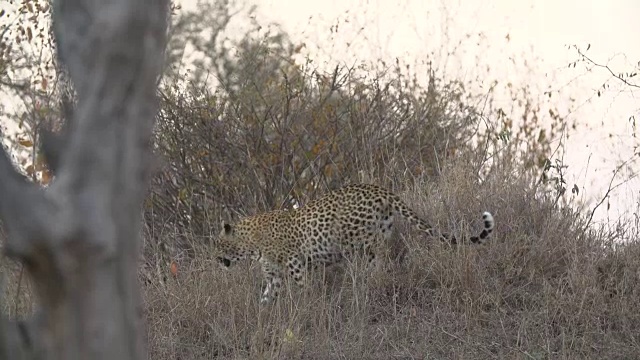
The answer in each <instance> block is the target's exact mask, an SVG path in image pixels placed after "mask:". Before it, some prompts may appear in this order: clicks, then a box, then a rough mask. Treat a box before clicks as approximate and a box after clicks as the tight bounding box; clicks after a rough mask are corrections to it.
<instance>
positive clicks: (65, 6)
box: [0, 0, 168, 359]
mask: <svg viewBox="0 0 640 360" xmlns="http://www.w3.org/2000/svg"><path fill="white" fill-rule="evenodd" d="M167 3H168V1H167V0H153V1H152V0H147V1H145V0H114V1H89V0H59V1H55V2H54V13H53V23H54V33H55V37H56V43H57V47H58V56H59V59H60V62H61V63H62V64H63V65H64V66H65V67H66V68H67V70H68V72H69V75H70V78H71V80H72V82H73V84H74V86H75V89H76V90H77V92H78V95H79V96H78V103H77V107H76V111H75V112H74V115H73V118H72V119H68V120H69V121H71V122H72V123H73V127H72V128H71V131H70V132H69V134H68V136H67V137H66V138H65V141H64V142H58V143H57V144H58V145H57V146H49V147H48V148H47V149H45V150H46V152H48V153H49V157H51V158H56V159H58V161H59V169H57V174H56V179H55V181H54V182H53V183H52V184H51V186H50V187H49V188H48V189H47V190H46V191H44V190H42V189H40V188H38V187H37V186H36V185H34V184H32V183H30V182H29V181H27V180H26V179H25V178H24V177H23V176H21V175H20V174H19V173H18V172H17V171H16V170H15V169H14V167H13V165H12V163H11V160H10V158H9V156H8V155H7V154H6V153H5V152H4V151H3V152H2V154H0V199H1V200H0V214H1V216H2V220H3V223H4V225H5V227H6V229H7V232H8V235H9V236H8V240H7V243H6V246H5V248H6V251H7V253H8V254H9V255H11V256H13V257H15V258H17V259H19V260H21V261H22V262H23V263H24V264H25V265H26V267H27V269H28V270H29V272H30V274H31V275H32V277H33V279H34V282H35V285H36V290H37V293H38V296H39V300H40V302H41V315H42V317H41V321H38V322H37V323H36V322H33V323H29V324H28V325H27V324H22V325H20V326H18V325H17V324H11V323H8V322H4V323H3V324H0V341H6V342H4V343H3V344H1V345H0V351H3V350H4V352H5V353H4V354H0V356H4V355H9V354H18V353H25V354H26V353H29V352H31V351H33V350H35V351H36V353H34V354H33V355H32V356H33V357H34V358H47V359H142V358H144V357H145V355H144V352H145V349H144V346H143V333H142V331H140V330H141V329H140V326H141V318H140V314H139V312H140V309H139V307H140V295H139V290H138V286H137V280H136V265H137V264H136V261H137V253H138V244H139V241H138V238H139V233H140V231H139V230H140V229H139V226H140V203H141V201H142V198H143V196H144V193H145V188H146V183H147V178H148V163H149V161H148V160H149V157H150V156H151V152H150V148H149V141H150V138H151V131H152V126H153V119H154V117H155V113H156V109H157V101H156V93H155V92H156V84H157V79H158V76H159V74H160V71H161V66H162V59H163V51H164V43H165V35H166V22H167V16H168V15H167V14H168V13H167V6H168V4H167ZM19 327H22V328H24V329H25V330H24V331H22V333H24V334H31V336H21V337H20V336H18V340H16V334H15V331H14V330H15V329H17V328H19ZM12 329H13V330H12ZM18 332H20V331H18ZM12 339H13V340H12ZM27 339H30V340H27ZM11 340H12V341H11ZM18 347H21V348H18ZM25 351H26V352H25ZM30 357H31V356H30Z"/></svg>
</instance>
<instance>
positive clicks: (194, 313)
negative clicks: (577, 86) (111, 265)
mask: <svg viewBox="0 0 640 360" xmlns="http://www.w3.org/2000/svg"><path fill="white" fill-rule="evenodd" d="M454 175H456V174H455V173H451V174H447V175H445V176H443V177H442V180H441V182H440V183H438V184H429V185H427V184H423V185H419V186H415V187H414V188H413V189H402V187H401V186H398V187H396V191H398V193H400V194H402V195H403V197H404V198H405V199H406V200H407V202H409V203H410V204H411V205H412V206H413V207H414V208H415V209H416V210H417V211H418V212H419V213H421V214H423V215H424V216H425V217H426V218H428V219H432V220H433V222H434V223H438V224H439V226H441V227H446V228H452V229H454V230H455V231H456V232H458V233H460V232H466V231H469V230H470V229H471V225H474V229H475V228H477V227H479V226H480V224H479V214H480V213H481V211H482V210H484V209H489V210H491V211H493V212H494V214H495V217H496V220H497V229H496V231H495V233H494V237H493V239H492V241H491V242H490V243H489V244H487V245H485V246H476V247H469V246H459V247H455V248H453V247H449V246H447V245H446V244H440V243H436V242H433V241H430V239H428V238H426V237H424V236H423V235H421V234H419V233H416V232H415V231H413V230H411V229H410V228H409V227H408V226H400V227H399V230H398V231H397V234H396V237H395V239H394V240H395V241H394V242H393V243H392V244H390V252H389V253H390V254H403V253H404V254H405V255H406V256H404V257H400V259H402V261H395V260H394V261H392V260H391V259H398V257H396V256H389V261H387V262H386V264H385V266H383V267H382V268H380V269H377V270H375V271H373V272H372V273H367V272H366V271H364V270H363V269H362V266H359V265H358V262H357V261H356V262H355V263H353V264H345V265H344V266H341V267H335V268H331V269H328V270H327V271H326V272H325V273H324V275H327V276H326V277H325V278H324V279H323V274H322V273H316V274H314V275H315V276H314V278H313V285H312V286H309V287H308V288H304V289H299V288H297V287H296V286H295V285H293V284H291V286H287V287H286V289H287V290H286V293H285V295H284V296H283V297H281V298H280V300H279V301H278V302H277V303H276V304H274V305H271V306H260V305H259V304H258V297H259V293H260V289H261V286H262V284H261V277H260V273H259V269H258V268H257V266H255V265H251V264H249V263H247V264H243V265H239V266H237V267H235V268H233V269H231V270H230V271H228V272H225V271H222V270H221V269H219V268H218V267H217V265H215V263H214V262H213V261H212V259H211V258H210V257H209V256H208V251H207V246H205V245H200V246H196V249H195V251H194V252H195V256H194V257H193V258H192V259H191V260H190V261H186V260H184V261H181V262H180V263H179V271H178V274H177V276H175V277H171V276H170V277H169V279H168V281H167V282H166V284H164V285H160V283H151V284H147V285H146V286H145V290H144V298H145V305H146V306H145V307H146V316H147V321H148V335H149V338H148V340H149V346H150V351H151V354H150V358H153V359H215V358H219V359H246V358H251V359H260V358H263V359H273V358H277V359H339V358H344V359H355V358H363V359H394V358H398V359H413V358H418V359H428V358H435V359H485V358H486V359H491V358H500V359H502V358H516V359H546V358H608V359H616V358H625V359H628V358H635V357H637V356H638V354H640V331H639V330H640V329H639V328H638V327H639V325H638V324H640V315H639V314H638V312H637V311H636V309H637V308H638V306H639V305H640V301H639V300H638V299H639V297H638V291H639V290H640V287H639V286H638V285H639V282H638V275H639V271H640V266H639V265H640V260H638V259H640V257H638V254H639V252H640V247H639V246H638V244H637V243H631V244H628V245H625V246H624V247H620V248H618V249H617V250H615V251H614V250H612V249H609V248H606V247H605V246H604V245H603V244H605V243H606V237H607V235H606V234H605V233H602V232H600V233H595V232H591V231H583V229H582V227H583V226H584V223H583V222H582V220H580V218H579V217H577V216H576V215H575V214H574V213H572V212H570V211H561V210H558V209H556V207H554V206H553V204H551V203H550V202H547V201H544V200H540V199H538V200H535V197H534V196H533V193H532V192H528V191H527V190H526V189H527V186H526V184H519V183H517V182H515V183H511V184H510V185H505V184H499V181H496V184H489V185H485V186H483V187H481V188H477V187H476V188H473V186H471V185H470V184H466V183H465V181H464V180H462V179H461V178H460V177H457V176H454ZM447 179H448V180H450V181H446V180H447ZM498 190H499V191H498ZM193 242H194V243H198V240H196V239H194V241H193ZM403 249H406V250H408V251H402V250H403Z"/></svg>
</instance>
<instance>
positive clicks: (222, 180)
mask: <svg viewBox="0 0 640 360" xmlns="http://www.w3.org/2000/svg"><path fill="white" fill-rule="evenodd" d="M215 4H218V5H216V6H214V5H211V4H210V7H207V8H201V11H200V12H199V13H191V14H186V15H184V16H183V17H178V18H176V19H175V22H174V28H173V37H172V41H171V43H170V44H171V46H170V48H169V49H168V52H167V54H168V59H169V66H168V68H167V72H166V76H165V78H164V79H162V81H161V87H160V90H159V94H160V101H161V102H160V108H161V109H160V112H159V114H158V121H157V124H156V125H157V127H156V129H155V139H154V144H153V145H154V149H155V151H156V154H157V155H158V159H159V161H158V162H157V164H156V165H157V166H156V170H157V172H156V176H155V177H154V178H153V181H152V183H151V186H150V189H149V194H148V198H147V199H146V201H145V204H144V208H143V209H142V211H143V212H144V221H145V243H144V247H143V259H141V278H142V279H143V280H144V281H143V282H142V283H143V286H144V300H145V315H146V318H147V323H148V330H147V331H148V339H149V347H150V351H151V358H154V359H176V358H180V359H202V358H206V359H212V358H221V359H232V358H304V359H328V358H331V359H334V358H366V359H388V358H431V357H434V358H535V359H539V358H556V357H566V358H633V357H637V354H638V353H639V352H640V349H639V348H638V345H637V344H638V343H639V342H640V337H639V335H638V334H640V332H639V330H640V329H638V325H637V324H639V323H640V318H638V314H637V312H635V311H634V309H635V308H637V307H638V306H639V305H640V304H639V301H638V299H639V296H638V295H639V294H638V293H639V291H640V284H639V278H638V276H639V274H640V272H639V271H640V261H638V255H640V247H639V246H638V243H637V242H636V241H629V242H627V243H625V244H619V243H616V242H615V241H614V240H616V239H618V237H619V234H620V232H624V233H625V235H624V237H625V238H626V239H637V237H638V236H637V235H638V234H637V233H635V232H634V231H635V230H633V229H634V228H633V227H625V225H624V224H622V225H621V226H620V227H619V229H617V230H616V231H617V232H609V231H608V230H605V229H600V228H594V227H593V226H592V225H591V224H590V222H589V220H588V218H587V217H585V216H584V214H581V213H580V212H579V211H578V210H577V209H578V207H577V206H576V205H577V204H574V203H571V201H570V198H569V197H568V194H567V192H566V187H567V184H565V183H564V179H563V176H562V171H563V166H564V164H562V163H561V162H560V161H557V160H556V158H555V157H554V154H555V153H554V151H555V150H556V149H555V148H552V146H551V139H554V138H555V137H556V136H557V133H558V132H559V131H561V129H563V130H566V129H567V128H568V127H570V126H567V124H565V123H564V119H562V118H561V117H560V116H559V115H558V112H557V111H554V110H550V111H548V110H543V107H542V106H541V104H540V102H539V101H540V100H539V99H536V98H533V96H532V95H531V93H530V92H529V90H528V88H527V87H526V86H523V87H522V88H519V89H516V88H515V87H514V89H513V100H514V102H518V103H519V104H520V105H522V106H521V108H522V109H523V110H522V111H521V113H517V114H514V112H513V111H509V109H502V108H500V107H499V106H497V105H495V104H494V103H493V101H492V98H491V94H487V95H486V96H485V97H482V98H479V97H476V96H474V95H472V94H470V93H469V92H468V91H467V90H466V89H465V86H464V83H462V82H459V81H456V80H451V79H443V78H441V76H440V75H439V73H438V71H437V70H436V69H433V70H432V71H431V72H430V74H429V75H430V81H429V82H428V83H427V84H424V85H422V84H421V83H419V82H418V81H417V80H416V79H415V77H414V76H412V75H409V74H410V71H407V67H405V65H403V64H402V63H400V62H397V63H395V64H384V63H382V62H379V63H375V64H374V65H368V66H365V65H361V66H355V67H346V66H337V67H335V69H334V71H332V72H323V71H321V70H319V68H316V67H314V63H313V62H312V61H311V60H312V59H306V60H305V59H304V56H303V55H302V53H301V49H302V47H301V45H299V44H295V43H293V42H291V41H290V40H289V39H288V38H287V36H286V35H285V34H282V33H275V34H274V33H271V34H269V33H267V34H266V35H265V34H262V33H258V32H249V33H247V35H246V36H244V37H242V38H241V39H238V40H237V41H235V42H233V43H232V44H231V45H230V44H229V43H227V42H225V41H221V40H220V33H221V31H223V30H224V26H225V25H226V24H227V23H228V21H229V15H228V14H229V11H228V4H225V3H224V2H216V3H215ZM211 24H216V25H215V26H214V25H211ZM207 26H209V28H207ZM201 34H208V35H206V36H208V37H206V38H205V37H202V36H205V35H201ZM186 43H189V44H191V45H192V46H193V47H194V48H196V49H197V50H198V51H199V54H200V58H199V59H198V61H197V62H196V64H198V66H199V67H198V68H196V70H195V71H194V72H186V71H184V70H183V69H181V68H180V66H179V64H178V63H177V62H176V59H177V58H179V57H180V51H178V50H179V49H184V45H185V44H186ZM232 48H233V49H234V51H231V50H230V49H232ZM176 49H178V50H176ZM211 79H214V81H212V80H211ZM57 100H59V99H53V100H51V101H48V102H47V104H49V105H47V106H48V107H50V108H51V109H49V110H50V111H48V112H46V114H48V115H47V116H46V117H55V116H54V115H52V114H57V113H58V112H59V109H58V110H56V106H57V105H55V104H56V103H57V102H58V101H57ZM54 110H55V111H54ZM34 114H40V115H39V116H41V117H42V113H38V112H34ZM47 120H48V119H47ZM54 120H55V119H54ZM543 120H544V121H543ZM548 120H550V121H548ZM543 123H544V124H546V125H543ZM34 139H35V140H34ZM32 140H34V141H30V142H29V143H28V145H29V146H30V147H32V148H33V149H35V147H36V143H37V136H34V138H33V139H32ZM34 153H35V151H34ZM35 158H36V160H37V156H35ZM37 163H38V164H40V162H37ZM38 171H48V170H47V169H38ZM354 182H372V183H376V184H379V185H383V186H386V187H388V188H390V189H392V190H394V191H395V192H396V193H398V194H399V195H400V196H402V198H403V199H405V200H406V201H407V202H408V203H409V204H410V205H411V206H412V207H413V208H415V210H416V211H417V212H418V213H419V214H420V215H421V216H423V217H424V218H425V219H427V220H429V221H430V222H432V223H433V224H435V225H437V226H438V227H440V228H443V229H445V230H447V231H449V232H454V233H456V234H465V233H469V232H471V231H472V230H475V229H476V228H477V226H479V220H480V219H479V216H480V214H481V212H482V211H484V210H489V211H491V212H492V213H494V215H495V217H496V221H497V228H496V231H495V233H494V237H493V238H492V240H491V241H490V242H489V243H488V244H486V245H485V246H480V247H466V246H459V247H450V246H447V245H445V244H441V243H439V242H434V241H431V240H432V239H429V238H428V237H426V236H425V235H424V234H420V233H418V232H416V231H413V230H412V229H410V228H409V227H408V226H403V225H402V222H400V225H401V226H399V229H398V231H397V233H396V234H395V235H394V237H393V241H392V242H391V243H390V244H389V251H388V256H387V258H388V262H387V263H386V265H385V266H384V267H383V268H382V269H379V270H378V271H375V272H374V273H372V274H367V273H366V272H365V271H363V269H361V267H360V266H359V264H358V262H356V263H354V264H351V265H346V266H343V267H337V268H335V269H331V270H329V271H328V272H327V273H326V274H318V275H319V276H317V277H316V278H315V279H314V282H315V283H314V284H313V286H310V287H308V288H305V289H298V288H296V287H295V286H291V287H289V286H287V287H286V294H285V296H283V297H282V298H281V301H279V302H278V303H277V304H275V305H274V306H271V307H260V306H259V305H258V301H257V300H258V294H259V293H260V287H261V286H262V284H261V277H260V276H259V272H258V269H256V268H255V266H253V265H252V264H250V263H247V264H245V265H239V266H237V267H236V268H235V269H233V270H232V271H230V272H222V271H220V270H219V269H218V268H217V266H216V264H215V262H214V261H212V259H211V257H210V255H209V249H210V248H209V245H210V244H209V239H211V237H213V236H216V234H217V232H218V231H219V224H220V221H222V220H225V221H233V220H237V219H238V218H240V217H242V216H245V215H252V214H256V213H258V212H263V211H267V210H271V209H280V208H291V207H294V206H304V204H305V203H307V202H308V201H309V200H312V199H315V198H317V197H318V196H320V195H322V194H324V193H326V192H327V191H330V190H332V189H335V188H337V187H340V186H342V185H345V184H348V183H354ZM636 228H637V227H636ZM614 245H615V246H614ZM0 270H1V271H2V272H3V273H4V274H7V275H8V280H9V281H7V282H6V283H7V286H6V288H5V291H4V294H5V298H4V302H3V303H2V304H3V308H4V310H5V311H7V312H8V313H9V314H11V315H12V316H19V315H22V314H25V313H28V312H30V311H31V309H32V304H33V301H32V298H31V292H30V288H29V286H28V283H26V281H25V280H24V279H22V278H21V273H22V272H21V270H20V268H18V267H16V266H15V264H12V263H9V262H8V261H5V260H3V261H2V262H1V263H0ZM322 275H326V276H322ZM325 277H326V279H325Z"/></svg>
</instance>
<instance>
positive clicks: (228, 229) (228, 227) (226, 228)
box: [222, 221, 233, 235]
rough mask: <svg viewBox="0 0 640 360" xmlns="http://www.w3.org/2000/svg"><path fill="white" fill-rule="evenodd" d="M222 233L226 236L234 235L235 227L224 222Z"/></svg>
mask: <svg viewBox="0 0 640 360" xmlns="http://www.w3.org/2000/svg"><path fill="white" fill-rule="evenodd" d="M222 233H223V234H225V235H229V234H231V233H233V226H231V224H228V223H226V222H224V221H223V222H222Z"/></svg>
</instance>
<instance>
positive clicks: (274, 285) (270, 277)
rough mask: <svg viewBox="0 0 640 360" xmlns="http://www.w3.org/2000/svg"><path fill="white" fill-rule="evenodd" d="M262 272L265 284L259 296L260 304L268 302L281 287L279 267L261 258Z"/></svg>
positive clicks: (274, 297) (275, 295)
mask: <svg viewBox="0 0 640 360" xmlns="http://www.w3.org/2000/svg"><path fill="white" fill-rule="evenodd" d="M260 263H261V265H262V272H263V273H264V277H265V279H266V280H267V286H266V287H265V289H264V292H263V293H262V296H261V297H260V303H261V304H269V303H271V302H272V301H273V300H275V299H276V298H277V297H278V294H279V293H280V289H281V288H282V271H281V270H280V267H279V266H277V265H275V264H272V263H270V262H268V261H266V260H263V259H261V261H260Z"/></svg>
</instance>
